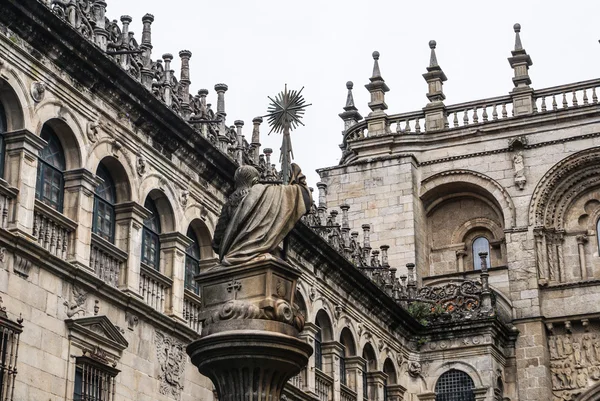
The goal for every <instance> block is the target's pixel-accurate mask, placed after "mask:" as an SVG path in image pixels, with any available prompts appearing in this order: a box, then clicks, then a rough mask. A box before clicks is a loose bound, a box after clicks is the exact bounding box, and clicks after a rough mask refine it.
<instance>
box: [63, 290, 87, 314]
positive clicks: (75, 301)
mask: <svg viewBox="0 0 600 401" xmlns="http://www.w3.org/2000/svg"><path fill="white" fill-rule="evenodd" d="M71 291H72V294H73V296H72V299H71V300H67V301H65V302H63V305H64V306H66V307H67V309H66V314H67V317H68V318H71V317H73V316H75V315H77V314H78V313H80V312H85V301H86V300H87V297H88V294H87V293H86V292H85V291H84V290H83V289H82V288H80V287H77V286H76V285H73V287H72V290H71Z"/></svg>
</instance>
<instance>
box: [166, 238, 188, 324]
mask: <svg viewBox="0 0 600 401" xmlns="http://www.w3.org/2000/svg"><path fill="white" fill-rule="evenodd" d="M191 244H192V240H191V239H190V238H189V237H188V236H186V235H184V234H182V233H180V232H177V231H174V232H171V233H164V234H161V235H160V253H161V264H162V265H163V266H164V270H163V271H164V274H165V276H167V277H170V278H171V279H172V280H173V286H172V287H171V299H170V301H169V302H168V303H167V307H166V308H165V313H166V314H167V315H169V316H171V317H173V318H175V319H178V320H180V321H181V322H185V319H184V318H183V293H184V288H185V286H184V282H185V250H186V248H187V247H189V246H190V245H191Z"/></svg>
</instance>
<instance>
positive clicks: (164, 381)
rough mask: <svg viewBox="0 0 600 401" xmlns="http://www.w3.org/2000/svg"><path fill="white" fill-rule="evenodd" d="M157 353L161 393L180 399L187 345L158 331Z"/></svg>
mask: <svg viewBox="0 0 600 401" xmlns="http://www.w3.org/2000/svg"><path fill="white" fill-rule="evenodd" d="M155 341H156V354H157V357H158V363H159V365H160V372H159V375H158V379H159V381H160V389H159V391H160V393H161V394H163V395H166V396H168V397H171V398H174V399H179V398H180V396H181V390H182V389H183V377H184V372H185V361H186V358H185V346H184V345H183V343H182V342H180V341H177V340H175V339H174V338H171V337H168V336H166V335H165V334H163V333H161V332H158V331H156V332H155Z"/></svg>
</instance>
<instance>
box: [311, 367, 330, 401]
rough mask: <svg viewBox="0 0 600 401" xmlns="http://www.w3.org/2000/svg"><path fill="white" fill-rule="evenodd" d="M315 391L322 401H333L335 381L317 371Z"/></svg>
mask: <svg viewBox="0 0 600 401" xmlns="http://www.w3.org/2000/svg"><path fill="white" fill-rule="evenodd" d="M315 391H316V393H317V397H319V400H320V401H330V400H333V379H332V378H331V377H329V376H327V375H326V374H325V373H323V372H321V371H320V370H319V369H315Z"/></svg>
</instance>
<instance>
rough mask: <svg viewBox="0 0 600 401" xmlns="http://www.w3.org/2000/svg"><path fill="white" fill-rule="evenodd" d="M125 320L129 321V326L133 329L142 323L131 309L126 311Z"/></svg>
mask: <svg viewBox="0 0 600 401" xmlns="http://www.w3.org/2000/svg"><path fill="white" fill-rule="evenodd" d="M125 320H126V321H127V328H128V329H129V330H131V331H133V329H135V328H136V327H137V325H138V324H139V323H140V319H139V318H138V317H137V316H136V315H134V314H133V313H131V312H129V311H127V312H125Z"/></svg>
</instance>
